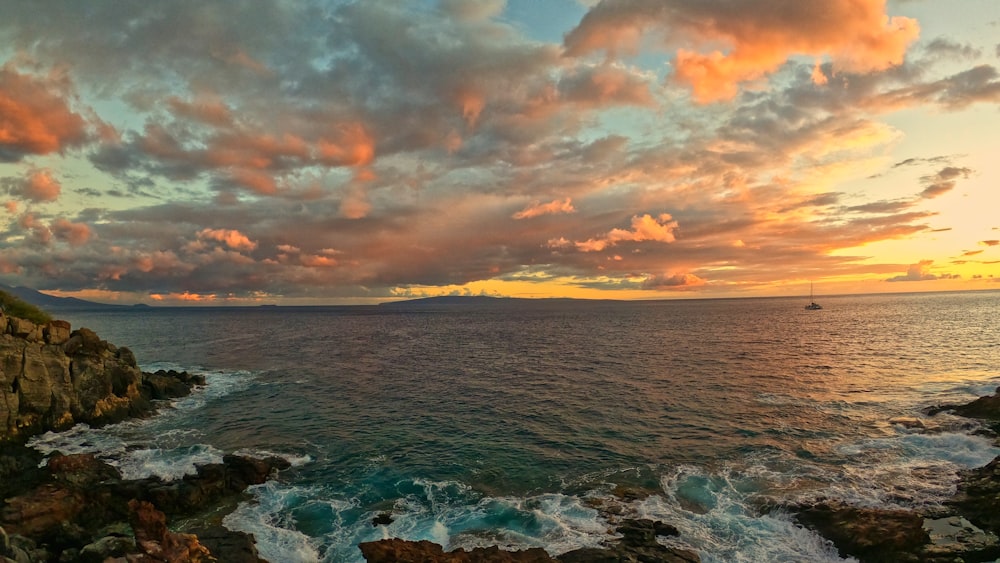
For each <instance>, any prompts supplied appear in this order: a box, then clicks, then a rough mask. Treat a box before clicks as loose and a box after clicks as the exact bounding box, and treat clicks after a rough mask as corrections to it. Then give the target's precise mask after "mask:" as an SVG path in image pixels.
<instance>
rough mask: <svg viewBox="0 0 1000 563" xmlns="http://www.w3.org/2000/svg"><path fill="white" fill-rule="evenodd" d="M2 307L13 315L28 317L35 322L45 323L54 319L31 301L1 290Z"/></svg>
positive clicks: (0, 301) (6, 312) (0, 304)
mask: <svg viewBox="0 0 1000 563" xmlns="http://www.w3.org/2000/svg"><path fill="white" fill-rule="evenodd" d="M0 307H2V308H3V312H4V313H5V314H7V315H10V316H12V317H20V318H22V319H27V320H29V321H31V322H33V323H35V324H40V325H41V324H45V323H48V322H49V321H51V320H52V317H51V316H50V315H49V314H48V313H46V312H45V311H43V310H41V309H39V308H38V307H35V306H34V305H32V304H31V303H26V302H24V301H21V300H20V299H18V298H17V297H15V296H13V295H11V294H9V293H7V292H6V291H3V290H0Z"/></svg>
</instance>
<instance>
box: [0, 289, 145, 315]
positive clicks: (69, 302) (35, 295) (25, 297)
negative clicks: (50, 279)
mask: <svg viewBox="0 0 1000 563" xmlns="http://www.w3.org/2000/svg"><path fill="white" fill-rule="evenodd" d="M0 290H3V291H6V292H7V293H9V294H11V295H13V296H15V297H17V298H18V299H20V300H21V301H24V302H26V303H30V304H32V305H34V306H36V307H40V308H42V309H44V310H46V311H51V310H55V311H59V310H66V309H97V308H105V307H108V308H115V309H117V308H121V307H127V306H128V305H109V304H107V303H97V302H96V301H87V300H85V299H77V298H76V297H56V296H54V295H48V294H45V293H42V292H41V291H36V290H34V289H31V288H30V287H11V286H9V285H4V284H0Z"/></svg>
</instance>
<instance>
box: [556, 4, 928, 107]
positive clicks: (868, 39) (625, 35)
mask: <svg viewBox="0 0 1000 563" xmlns="http://www.w3.org/2000/svg"><path fill="white" fill-rule="evenodd" d="M818 7H819V6H817V4H816V3H815V2H802V1H799V0H782V1H775V0H758V1H755V2H738V3H731V2H726V3H722V2H716V1H703V2H689V1H687V0H632V1H628V2H626V1H607V2H601V3H600V4H598V5H597V6H595V7H594V8H593V9H591V10H590V12H588V13H587V15H586V16H584V18H583V20H582V21H581V22H580V25H579V26H577V27H576V28H575V29H574V30H572V31H571V32H570V33H569V34H567V36H566V39H565V45H566V50H567V53H568V54H570V55H583V54H586V53H589V52H592V51H596V50H604V51H606V52H607V53H609V54H610V55H614V54H615V53H617V52H618V51H619V50H627V51H630V52H634V51H636V50H637V49H638V46H639V44H640V42H641V40H642V38H643V37H644V36H646V35H647V34H649V33H650V32H659V33H660V34H661V35H662V36H663V37H664V41H665V42H667V43H669V42H677V43H679V44H680V45H681V46H680V47H679V48H678V50H677V54H676V60H675V61H674V69H675V73H674V80H676V81H677V82H680V83H682V84H685V85H687V86H689V87H690V88H691V90H692V93H693V94H694V98H695V100H696V101H698V102H701V103H708V102H714V101H719V100H726V99H730V98H732V97H733V96H735V95H736V93H737V92H738V90H739V87H740V85H741V84H743V83H746V82H749V81H753V80H757V79H760V78H762V77H765V76H766V75H768V74H770V73H772V72H774V71H775V70H777V69H778V68H779V67H780V66H781V65H782V64H784V62H785V61H787V60H788V59H789V58H790V57H792V56H796V55H800V56H810V57H816V58H821V57H823V58H828V59H829V60H830V61H831V62H832V64H833V68H834V70H835V71H836V70H841V71H846V72H858V73H863V72H872V71H879V70H884V69H886V68H889V67H891V66H896V65H899V64H901V63H902V62H903V58H904V56H905V54H906V49H907V48H908V47H909V45H910V44H912V43H913V42H914V41H915V40H916V39H917V37H918V35H919V34H920V27H919V25H918V23H917V21H916V20H914V19H911V18H906V17H898V16H897V17H889V16H888V15H886V12H885V0H827V1H825V2H822V10H821V13H822V17H817V8H818ZM683 45H694V46H695V48H694V49H692V48H689V47H685V46H683ZM717 45H725V47H726V48H725V50H720V49H718V48H717V47H715V46H717ZM698 47H709V48H715V50H712V51H710V52H707V53H706V52H703V51H700V50H697V48H698ZM824 78H825V76H823V77H822V78H821V75H818V74H816V72H815V71H814V74H813V80H814V81H816V82H817V83H820V82H822V80H823V79H824Z"/></svg>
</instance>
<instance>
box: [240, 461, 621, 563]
mask: <svg viewBox="0 0 1000 563" xmlns="http://www.w3.org/2000/svg"><path fill="white" fill-rule="evenodd" d="M400 486H401V487H402V488H403V489H407V490H411V491H412V492H411V493H410V494H405V495H404V496H403V497H401V498H399V499H397V500H396V501H395V502H394V504H393V508H392V509H391V511H390V512H391V517H392V522H391V523H389V524H387V525H379V526H373V525H372V520H373V518H375V517H376V516H377V515H378V514H379V513H381V512H383V511H384V509H380V510H373V509H369V510H364V509H361V508H360V506H359V502H358V501H357V500H356V499H338V498H332V494H333V493H331V492H330V491H329V490H326V489H322V488H319V487H301V486H293V485H288V484H282V483H279V482H275V481H269V482H267V483H265V484H263V485H258V486H255V487H251V488H250V491H251V492H252V493H253V495H254V497H255V500H254V501H251V502H245V503H242V504H241V505H240V506H239V507H238V508H237V509H236V510H235V511H234V512H233V513H232V514H230V515H229V516H227V517H226V519H225V520H224V524H225V525H226V526H227V527H229V528H230V529H234V530H239V531H243V532H248V533H252V534H254V537H255V539H256V541H257V545H258V550H259V551H260V552H261V554H262V556H263V557H264V558H265V559H268V560H269V561H291V562H296V561H330V562H337V563H361V562H362V561H363V559H362V557H361V552H360V550H358V549H357V544H359V543H361V542H366V541H375V540H379V539H385V538H393V537H397V538H404V539H408V540H414V541H419V540H429V541H432V542H435V543H438V544H440V545H442V546H443V547H444V548H445V549H446V550H453V549H457V548H465V549H472V548H475V547H486V546H494V545H497V546H500V547H501V548H503V549H509V550H516V549H527V548H530V547H544V548H545V549H547V550H548V551H549V552H550V553H553V554H555V553H562V552H565V551H570V550H572V549H576V548H580V547H595V546H598V545H600V543H601V541H602V540H605V539H608V538H610V537H612V535H613V533H612V532H611V528H612V527H611V526H610V525H609V524H608V523H607V521H605V520H604V519H603V517H601V516H600V515H599V514H598V512H597V511H596V510H594V509H593V508H590V507H588V506H586V505H585V504H584V501H583V499H580V498H578V497H574V496H569V495H562V494H555V493H553V494H543V495H537V496H532V497H526V498H522V497H503V498H494V497H480V496H479V495H478V494H477V493H476V492H475V491H473V490H472V489H471V488H469V487H467V486H465V485H463V484H461V483H457V482H454V481H431V480H420V479H416V480H412V481H410V480H407V481H405V482H401V483H400Z"/></svg>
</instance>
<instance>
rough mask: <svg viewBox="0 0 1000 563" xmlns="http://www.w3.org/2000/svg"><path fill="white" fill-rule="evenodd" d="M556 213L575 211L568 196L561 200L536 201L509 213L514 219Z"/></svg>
mask: <svg viewBox="0 0 1000 563" xmlns="http://www.w3.org/2000/svg"><path fill="white" fill-rule="evenodd" d="M558 213H576V208H575V207H573V202H572V201H571V200H570V198H566V199H564V200H562V201H559V200H553V201H550V202H549V203H541V204H538V203H536V204H535V205H532V206H530V207H526V208H524V209H522V210H521V211H518V212H517V213H515V214H513V215H511V217H513V218H514V219H530V218H532V217H538V216H540V215H555V214H558Z"/></svg>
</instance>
